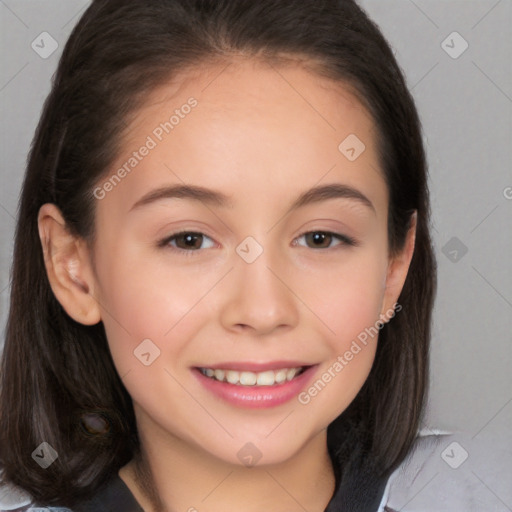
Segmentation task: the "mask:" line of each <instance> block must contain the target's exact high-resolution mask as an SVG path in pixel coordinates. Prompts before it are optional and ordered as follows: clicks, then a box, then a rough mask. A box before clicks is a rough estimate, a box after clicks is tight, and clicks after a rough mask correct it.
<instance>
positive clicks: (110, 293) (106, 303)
mask: <svg viewBox="0 0 512 512" xmlns="http://www.w3.org/2000/svg"><path fill="white" fill-rule="evenodd" d="M112 249H113V251H114V252H113V253H111V255H110V257H109V259H108V260H103V261H104V262H105V264H104V266H103V267H101V268H98V279H99V282H100V283H101V293H100V296H101V298H100V300H99V302H100V304H101V308H102V317H103V323H104V325H105V330H106V334H107V339H108V341H109V346H110V350H111V353H112V357H113V359H114V362H115V364H116V367H117V369H118V372H119V374H120V375H124V374H125V373H126V372H127V371H129V370H131V369H132V368H133V366H134V365H135V367H136V368H138V367H139V366H140V364H139V363H140V362H139V361H137V359H135V357H136V355H137V353H138V351H139V346H140V345H141V343H142V342H144V340H151V343H149V342H147V341H145V342H144V343H145V345H143V346H142V347H145V346H147V347H148V349H149V352H151V351H153V352H154V353H155V354H157V355H158V354H159V355H165V356H168V357H167V360H168V361H169V360H179V356H180V354H181V352H182V350H183V349H184V347H185V346H186V344H187V340H189V339H190V337H191V336H192V335H193V333H192V332H191V329H199V327H200V325H201V318H200V317H199V316H198V315H200V312H201V308H200V307H197V305H198V303H199V302H200V301H201V297H202V296H203V295H204V290H206V289H209V288H210V287H211V286H212V282H214V278H216V277H215V276H212V275H210V274H208V273H204V274H205V275H202V276H201V275H198V274H197V273H191V272H187V271H186V270H184V269H183V268H176V269H172V268H170V267H169V266H165V267H164V266H162V265H159V262H158V261H154V262H152V264H148V263H147V262H145V260H144V259H142V260H141V259H140V258H139V257H138V256H137V255H132V257H130V255H129V251H120V252H123V258H122V259H120V258H116V257H115V249H114V248H112ZM115 261H117V262H119V263H115V264H114V262H115ZM192 320H193V321H192ZM153 344H154V346H153ZM140 350H142V348H141V349H140ZM134 352H135V353H134ZM146 352H147V351H144V352H143V353H146ZM159 352H160V353H159ZM163 359H164V358H163V357H162V358H160V360H157V361H158V362H159V363H161V361H162V360H163Z"/></svg>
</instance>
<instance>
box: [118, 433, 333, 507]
mask: <svg viewBox="0 0 512 512" xmlns="http://www.w3.org/2000/svg"><path fill="white" fill-rule="evenodd" d="M139 434H141V452H140V453H139V454H138V455H137V456H136V457H135V458H134V459H133V460H132V461H131V462H130V463H129V464H127V465H126V466H125V467H123V468H122V469H121V470H120V471H119V476H120V477H121V479H122V480H123V481H124V482H125V483H126V485H127V486H128V488H129V489H130V491H131V492H132V494H133V495H134V497H135V499H136V500H137V501H138V502H139V504H140V505H141V507H142V508H143V509H144V511H145V512H171V511H176V510H184V511H189V512H202V511H203V510H208V512H225V511H226V510H244V511H246V512H256V511H258V512H259V511H261V510H273V511H276V512H291V511H293V512H295V511H297V512H299V511H301V512H303V511H304V510H308V511H310V512H324V510H325V508H326V506H327V504H328V502H329V500H330V499H331V497H332V495H333V493H334V486H335V478H334V472H333V468H332V464H331V459H330V457H329V453H328V451H327V432H326V430H323V431H321V432H320V433H319V434H317V435H316V436H315V437H314V438H312V439H310V440H309V442H308V443H306V445H305V446H303V447H302V449H301V450H300V451H299V452H298V453H296V454H295V455H294V456H293V457H292V458H290V459H288V460H286V461H283V462H281V463H279V464H273V465H259V464H257V465H256V466H254V467H246V466H243V465H234V464H230V463H228V462H226V461H223V460H219V459H218V458H216V457H214V456H212V455H211V454H209V453H207V452H205V451H203V450H202V449H201V448H200V447H197V446H195V445H191V444H190V443H187V442H185V441H183V440H179V439H176V438H171V439H170V440H169V439H166V442H165V444H162V443H160V442H158V436H154V435H153V434H154V432H152V435H151V436H148V437H147V438H145V437H144V435H143V432H139Z"/></svg>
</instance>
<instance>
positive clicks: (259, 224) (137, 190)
mask: <svg viewBox="0 0 512 512" xmlns="http://www.w3.org/2000/svg"><path fill="white" fill-rule="evenodd" d="M190 97H194V98H195V99H196V100H197V102H198V104H197V106H196V107H195V108H194V109H193V110H192V111H191V112H190V114H188V115H187V116H186V117H185V118H184V119H181V120H180V124H179V125H178V126H176V127H175V129H174V130H173V131H172V132H171V133H170V134H168V135H165V136H164V138H163V140H162V141H161V142H159V143H158V145H157V147H156V148H154V149H153V150H152V151H151V152H150V153H149V154H148V156H146V157H145V158H144V159H142V161H141V162H140V163H139V164H138V165H137V167H136V168H135V169H133V170H132V171H131V173H130V174H129V175H127V176H126V177H125V178H124V179H123V180H122V182H121V183H119V184H118V185H117V186H116V187H114V189H113V190H112V191H110V192H108V193H107V194H106V195H105V197H104V198H103V199H101V200H98V201H97V203H96V239H95V243H94V245H93V246H91V245H89V244H87V242H86V241H84V240H82V239H80V238H74V237H73V236H71V235H70V234H69V233H68V231H67V230H66V226H65V222H64V220H63V218H62V216H61V214H60V212H59V210H58V209H57V208H56V207H55V205H51V204H47V205H44V206H43V207H42V208H41V210H40V214H39V228H40V235H41V240H42V243H43V247H44V252H45V260H46V265H47V271H48V276H49V278H50V282H51V285H52V289H53V291H54V293H55V295H56V297H57V298H58V300H59V301H60V303H61V304H62V305H63V307H64V308H65V310H66V311H67V313H68V314H69V315H70V316H71V317H73V318H74V319H75V320H77V321H79V322H82V323H84V324H88V325H91V324H95V323H97V322H99V321H100V320H101V321H102V322H103V323H104V325H105V329H106V332H107V337H108V343H109V346H110V349H111V352H112V356H113V359H114V362H115V365H116V368H117V370H118V372H119V374H120V375H121V377H122V378H123V382H124V384H125V386H126V388H127V390H128V392H129V393H130V395H131V396H132V398H133V401H134V407H135V413H136V417H137V423H138V427H139V432H140V437H141V442H142V446H143V449H144V450H145V453H146V454H147V457H148V460H149V463H150V466H151V469H152V471H153V474H154V477H155V482H156V484H157V488H158V491H159V493H160V495H161V498H162V501H163V503H164V504H165V508H166V509H168V510H180V511H181V510H183V511H185V510H194V508H195V509H197V510H198V511H202V510H208V511H209V512H217V511H226V510H235V509H236V510H245V511H248V512H251V511H258V510H265V509H269V510H273V511H283V512H284V511H287V512H290V511H295V510H297V511H298V510H301V511H302V510H304V509H307V510H309V511H323V510H324V508H325V507H326V505H327V503H328V501H329V499H330V498H331V496H332V493H333V491H334V474H333V469H332V466H331V462H330V458H329V456H328V452H327V446H326V428H327V426H328V425H329V423H331V422H332V421H333V420H334V419H335V418H336V417H337V416H338V415H339V414H340V413H341V412H342V411H343V410H344V409H345V408H346V407H347V406H348V405H349V403H350V402H351V401H352V400H353V398H354V397H355V396H356V394H357V392H358V391H359V389H360V388H361V386H362V385H363V383H364V381H365V380H366V378H367V376H368V373H369V371H370V368H371V366H372V363H373V360H374V356H375V349H376V344H377V338H376V337H375V338H374V339H373V340H371V341H370V342H369V343H368V344H367V346H366V347H364V348H363V349H362V350H361V351H360V352H359V353H358V354H357V355H356V356H354V358H353V359H352V360H351V361H350V362H348V364H347V365H346V366H345V367H344V368H343V371H341V372H339V373H337V374H336V377H335V378H333V379H332V380H331V381H330V382H329V383H328V385H326V386H325V388H324V389H323V390H322V391H321V392H319V393H318V394H317V395H316V396H315V397H314V398H312V399H311V401H310V402H309V403H308V404H307V405H303V404H301V403H299V402H298V401H297V400H296V399H292V400H290V401H289V402H287V403H285V404H282V405H279V406H276V407H272V408H268V409H256V410H254V409H246V408H241V407H235V406H233V405H231V404H228V403H226V402H224V401H222V400H220V399H218V398H217V397H216V396H214V395H212V394H211V393H210V392H209V391H207V390H206V389H205V388H204V387H202V386H201V385H200V383H199V382H198V380H197V379H196V378H195V376H194V375H193V372H192V367H197V366H202V367H209V366H213V365H214V364H216V363H220V362H225V361H251V362H268V361H275V360H297V359H299V360H300V361H304V363H307V364H317V365H318V367H317V368H316V370H315V371H316V374H315V377H314V378H313V382H314V381H315V380H317V379H318V378H319V377H320V376H321V375H322V373H323V372H325V371H327V370H328V368H329V367H332V365H333V362H334V361H335V360H336V359H337V357H338V356H340V355H343V354H344V353H345V352H346V351H347V350H348V349H349V347H350V345H351V343H352V341H353V340H354V339H356V338H357V336H358V334H360V333H361V332H362V331H364V329H365V328H367V327H369V326H373V325H375V322H376V321H377V320H379V318H382V315H383V316H386V315H388V316H389V311H391V310H392V308H393V305H394V304H395V303H396V302H397V299H398V296H399V294H400V291H401V289H402V286H403V283H404V280H405V277H406V274H407V270H408V267H409V263H410V259H411V257H412V253H413V248H414V231H415V224H414V223H413V226H412V227H411V230H410V232H409V234H408V237H407V242H406V245H405V247H404V249H403V251H401V252H400V253H399V254H397V255H395V256H394V257H390V256H389V251H388V240H387V218H388V191H387V187H386V184H385V181H384V178H383V176H382V174H381V171H380V170H379V161H378V157H377V153H376V146H375V133H374V125H373V122H372V119H371V117H370V116H369V115H368V113H367V112H366V111H365V110H364V109H363V107H362V106H361V105H360V104H359V103H358V101H357V100H356V99H355V97H354V96H352V95H351V93H350V91H349V90H348V88H346V87H344V86H343V84H340V83H334V82H331V81H329V80H327V79H321V78H319V77H318V76H316V75H314V74H312V73H311V72H309V71H307V70H305V69H304V68H303V67H302V66H300V65H299V64H295V65H294V64H291V65H288V66H285V67H280V68H275V67H272V66H269V65H268V64H264V63H261V62H258V61H255V60H249V59H244V58H240V59H238V60H235V59H233V61H231V62H230V64H229V66H227V67H226V64H223V65H212V66H211V68H208V69H206V68H202V69H200V70H196V71H189V72H188V73H187V74H185V75H183V76H182V77H180V80H179V81H177V80H175V81H174V82H172V83H171V82H169V83H168V84H165V85H164V86H162V87H159V88H158V89H156V90H155V91H153V93H152V94H151V95H149V96H148V101H147V103H146V104H145V105H144V106H143V107H142V109H140V110H139V111H138V113H137V115H136V116H135V117H134V118H133V119H132V121H131V122H130V129H129V131H128V133H127V134H125V137H124V141H123V148H124V151H122V152H121V154H120V155H119V158H118V159H117V161H116V162H115V164H114V165H113V166H112V168H111V169H110V170H109V173H107V174H106V177H107V178H108V177H109V176H111V175H112V173H113V172H115V171H116V169H118V167H119V166H122V165H123V163H124V162H125V161H126V160H127V159H128V158H129V156H130V155H131V153H132V152H133V151H135V150H137V149H138V148H139V147H140V146H141V145H142V144H144V142H145V141H146V138H147V137H148V135H151V134H152V132H153V130H154V129H155V127H156V126H158V125H159V123H161V122H163V121H164V120H166V119H168V118H169V116H170V115H171V114H172V112H173V111H174V110H175V109H176V108H180V106H181V105H183V104H185V103H186V102H187V99H188V98H190ZM168 113H170V114H168ZM349 134H356V135H357V137H358V138H359V139H360V140H361V141H363V142H364V144H365V146H366V149H365V151H364V152H363V153H362V154H361V155H360V156H359V157H358V158H357V159H356V160H355V161H352V162H351V161H349V160H348V159H347V158H346V157H345V155H344V154H342V153H341V152H340V151H339V149H338V146H339V144H340V143H341V142H342V141H343V140H344V139H345V138H346V137H347V136H348V135H349ZM103 181H104V180H102V182H100V185H101V183H103ZM180 183H181V184H182V183H186V184H194V185H200V186H203V187H207V188H211V189H214V190H216V191H221V192H223V193H224V194H226V195H228V196H229V197H230V198H231V199H232V201H233V205H232V207H221V206H217V205H214V204H207V203H205V202H201V201H194V200H190V199H169V198H168V199H162V200H159V201H155V202H152V203H150V204H147V205H145V206H141V207H138V208H135V209H133V210H131V208H132V207H133V205H134V204H135V203H136V202H137V201H139V200H140V199H141V198H142V197H143V196H144V195H145V194H147V193H148V192H150V191H152V190H154V189H157V188H159V187H162V186H167V185H173V184H180ZM332 183H337V184H343V185H348V186H351V187H353V188H355V189H357V190H358V191H360V192H361V193H362V194H364V195H365V196H366V197H367V198H368V199H369V200H370V201H371V203H372V205H373V208H370V207H368V206H366V205H364V204H363V203H362V202H360V201H357V200H354V199H350V198H334V199H328V200H324V201H321V202H318V203H314V204H310V205H307V206H305V207H303V208H299V209H297V210H294V211H288V209H289V205H291V203H292V202H293V201H294V200H295V199H296V198H297V197H298V196H299V195H300V194H301V193H302V192H304V191H306V190H308V189H310V188H311V187H314V186H316V185H323V184H332ZM130 210H131V211H130ZM180 230H187V231H193V232H201V233H204V235H205V237H204V238H203V240H202V245H201V240H200V239H199V241H197V242H196V244H197V245H196V246H198V247H200V249H198V250H195V251H192V250H190V249H188V251H189V252H188V253H187V252H186V251H187V249H186V244H185V243H184V242H183V240H176V239H175V240H174V241H173V242H172V243H171V247H169V244H168V245H167V246H166V247H161V246H159V245H158V244H159V242H160V241H161V240H162V239H164V238H166V237H169V236H171V235H173V234H174V233H175V232H177V231H180ZM318 231H320V232H334V233H340V234H343V235H347V236H350V237H353V238H354V239H355V240H356V242H357V245H355V246H352V245H348V244H346V243H343V242H340V241H339V240H337V239H336V238H334V237H333V238H332V239H329V238H327V240H326V241H325V243H324V245H323V246H321V247H325V248H318V247H315V245H314V241H311V239H308V237H307V236H304V234H305V233H310V232H318ZM247 236H251V237H253V238H254V239H255V240H256V241H257V242H258V243H259V244H260V246H261V247H262V248H263V253H262V254H261V255H260V256H259V257H258V258H257V259H256V260H255V261H254V262H253V263H250V264H249V263H246V262H245V261H244V260H243V259H242V258H241V257H240V256H239V255H238V254H237V252H236V248H237V246H238V245H239V244H240V242H242V241H243V240H244V239H245V238H246V237H247ZM177 244H178V245H177ZM320 245H321V244H320ZM173 246H174V251H173ZM178 247H181V252H179V249H178ZM183 247H185V248H183ZM92 256H94V260H93V258H92ZM92 261H94V264H93V263H92ZM391 321H392V320H391ZM147 338H149V339H151V340H152V342H153V343H154V344H155V345H156V346H157V347H158V348H159V350H160V356H159V357H158V358H157V359H156V360H155V361H154V362H153V363H152V364H151V365H150V366H145V365H143V364H141V363H140V361H139V360H137V359H136V358H135V357H134V354H133V351H134V350H135V349H136V347H137V346H138V345H139V344H140V343H141V341H142V340H144V339H147ZM248 442H250V443H252V444H254V445H255V446H256V447H257V448H258V450H259V452H261V455H262V456H261V459H260V460H259V461H258V463H257V464H256V466H255V467H251V468H248V467H246V466H244V464H243V463H242V462H241V460H239V458H238V456H237V453H238V451H239V450H240V448H241V447H242V446H244V445H245V444H246V443H248ZM120 475H121V477H122V478H123V480H124V481H125V482H126V484H127V485H128V487H129V488H130V489H131V490H132V492H133V494H134V495H135V497H136V498H137V499H138V500H139V502H140V503H141V505H142V506H143V507H144V509H145V510H152V508H151V506H150V504H149V502H148V500H147V499H146V498H145V496H144V494H143V492H142V490H141V489H140V488H139V486H138V485H137V483H136V481H135V477H134V473H133V464H128V465H127V466H126V467H124V468H123V469H122V470H121V471H120Z"/></svg>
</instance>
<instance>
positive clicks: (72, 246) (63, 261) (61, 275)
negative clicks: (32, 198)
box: [37, 203, 101, 325]
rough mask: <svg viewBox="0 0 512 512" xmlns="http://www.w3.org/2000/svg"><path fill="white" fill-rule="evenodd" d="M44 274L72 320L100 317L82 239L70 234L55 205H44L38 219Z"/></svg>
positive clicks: (87, 322) (94, 320) (90, 322)
mask: <svg viewBox="0 0 512 512" xmlns="http://www.w3.org/2000/svg"><path fill="white" fill-rule="evenodd" d="M37 223H38V228H39V238H40V239H41V245H42V248H43V254H44V262H45V267H46V273H47V274H48V280H49V281H50V286H51V288H52V290H53V293H54V295H55V297H56V298H57V300H58V301H59V302H60V304H61V305H62V307H63V308H64V310H65V311H66V313H67V314H68V315H69V316H70V317H71V318H73V320H75V321H77V322H80V323H82V324H85V325H94V324H97V323H98V322H99V321H100V320H101V315H100V308H99V304H98V302H97V301H96V300H95V299H94V297H93V295H92V293H91V290H92V288H93V284H94V280H93V278H94V274H93V272H92V267H91V264H90V254H89V248H88V247H87V244H86V242H85V240H83V239H82V238H80V237H76V236H74V235H72V234H71V233H70V232H69V231H68V229H67V227H66V222H65V221H64V218H63V216H62V214H61V212H60V210H59V209H58V208H57V206H56V205H54V204H50V203H47V204H44V205H43V206H42V207H41V208H40V210H39V215H38V219H37Z"/></svg>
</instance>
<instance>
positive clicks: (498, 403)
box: [0, 0, 512, 510]
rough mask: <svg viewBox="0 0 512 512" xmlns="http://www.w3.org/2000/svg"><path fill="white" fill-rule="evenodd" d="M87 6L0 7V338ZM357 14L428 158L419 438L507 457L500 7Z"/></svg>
mask: <svg viewBox="0 0 512 512" xmlns="http://www.w3.org/2000/svg"><path fill="white" fill-rule="evenodd" d="M88 4H89V2H88V1H83V0H44V1H42V0H31V1H29V0H0V26H1V35H0V37H1V46H0V47H1V72H0V103H1V112H2V116H1V119H0V130H1V155H2V158H1V163H0V165H1V168H0V180H1V191H0V238H1V249H0V329H2V330H3V329H4V326H5V321H6V316H7V310H8V296H9V268H10V264H11V256H12V245H13V234H14V227H15V220H14V218H15V215H16V208H17V201H18V195H19V191H20V186H21V181H22V177H23V172H24V167H25V163H26V156H27V152H28V149H29V146H30V142H31V139H32V136H33V133H34V129H35V126H36V123H37V121H38V118H39V115H40V111H41V107H42V103H43V101H44V99H45V97H46V95H47V94H48V92H49V89H50V78H51V76H52V74H53V73H54V71H55V68H56V65H57V62H58V58H59V56H60V54H61V51H62V48H63V45H64V44H65V42H66V39H67V37H68V35H69V33H70V31H71V30H72V28H73V26H74V25H75V23H76V22H77V21H78V18H79V16H80V15H81V13H82V12H83V10H84V9H85V8H86V6H87V5H88ZM361 4H362V5H363V7H364V8H365V9H366V10H367V11H368V13H369V14H370V16H371V17H372V18H373V19H374V20H375V21H376V22H377V23H378V24H379V26H380V27H381V29H382V30H383V32H384V34H385V36H386V37H387V38H388V40H389V41H390V43H391V45H392V47H393V49H394V51H395V53H396V56H397V59H398V61H399V63H400V64H401V66H402V68H403V70H404V72H405V74H406V77H407V80H408V83H409V87H410V88H411V90H412V92H413V95H414V97H415V99H416V101H417V106H418V109H419V112H420V116H421V118H422V122H423V126H424V138H425V144H426V148H427V152H428V159H429V166H430V186H431V194H432V209H433V221H434V231H433V235H434V242H435V247H436V255H437V258H438V265H439V291H438V296H437V301H436V307H435V313H434V331H433V341H432V352H431V353H432V369H431V393H430V401H429V407H428V411H427V416H426V419H425V422H424V425H423V427H424V428H425V429H427V430H428V429H430V430H435V429H447V430H461V431H464V432H465V433H467V434H468V435H469V437H470V438H471V439H477V438H478V437H479V436H480V437H481V436H485V437H486V438H489V439H493V440H494V444H495V446H496V447H497V449H498V451H499V449H500V447H501V448H506V449H508V450H510V449H511V441H510V437H511V436H510V426H511V425H512V403H511V402H512V372H511V368H512V272H511V266H512V229H511V228H512V222H511V219H512V171H511V162H512V158H511V152H512V149H511V148H512V55H511V54H512V52H511V49H512V42H511V39H512V38H511V27H512V1H511V0H499V1H498V0H479V1H476V0H473V1H471V0H443V1H441V0H414V1H413V0H363V1H361ZM45 31H46V32H48V33H50V34H51V36H52V37H53V38H55V40H56V41H57V42H58V44H59V47H58V49H57V50H56V51H55V53H53V54H52V55H51V56H50V57H48V58H46V59H43V58H41V57H40V56H39V55H38V54H37V53H36V52H35V51H34V50H33V49H32V48H31V44H32V42H33V41H34V40H36V38H37V37H38V36H39V35H40V34H41V33H42V32H45ZM454 31H456V32H458V33H459V34H460V36H462V38H463V40H465V41H466V42H467V44H468V45H469V46H468V48H467V50H466V51H464V53H462V54H461V55H460V56H458V58H453V57H454V56H455V55H456V54H458V53H459V52H460V50H461V49H463V44H464V41H463V40H462V39H460V38H458V36H456V35H455V36H453V35H451V34H452V33H453V32H454ZM447 38H448V39H447ZM445 40H446V42H445V43H443V41H445ZM450 47H451V48H450ZM445 50H448V51H449V52H451V53H452V56H450V55H449V54H448V53H447V51H445ZM454 237H455V238H454ZM464 248H467V253H465V254H464V250H465V249H464ZM2 343H3V336H2V341H0V346H1V344H2ZM507 464H508V468H509V469H510V465H511V463H510V461H509V462H508V463H507ZM481 482H482V485H484V486H485V487H486V488H487V490H488V491H489V492H490V493H492V494H494V497H495V498H496V500H499V502H501V506H502V507H503V505H505V506H506V508H496V510H512V496H511V495H510V491H507V490H506V489H505V487H503V485H502V484H500V485H499V487H500V488H493V484H492V482H491V483H489V482H485V478H483V479H481ZM501 487H502V488H501ZM493 499H494V498H493ZM496 503H498V501H496ZM489 510H490V509H489ZM493 510H494V508H493Z"/></svg>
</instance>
